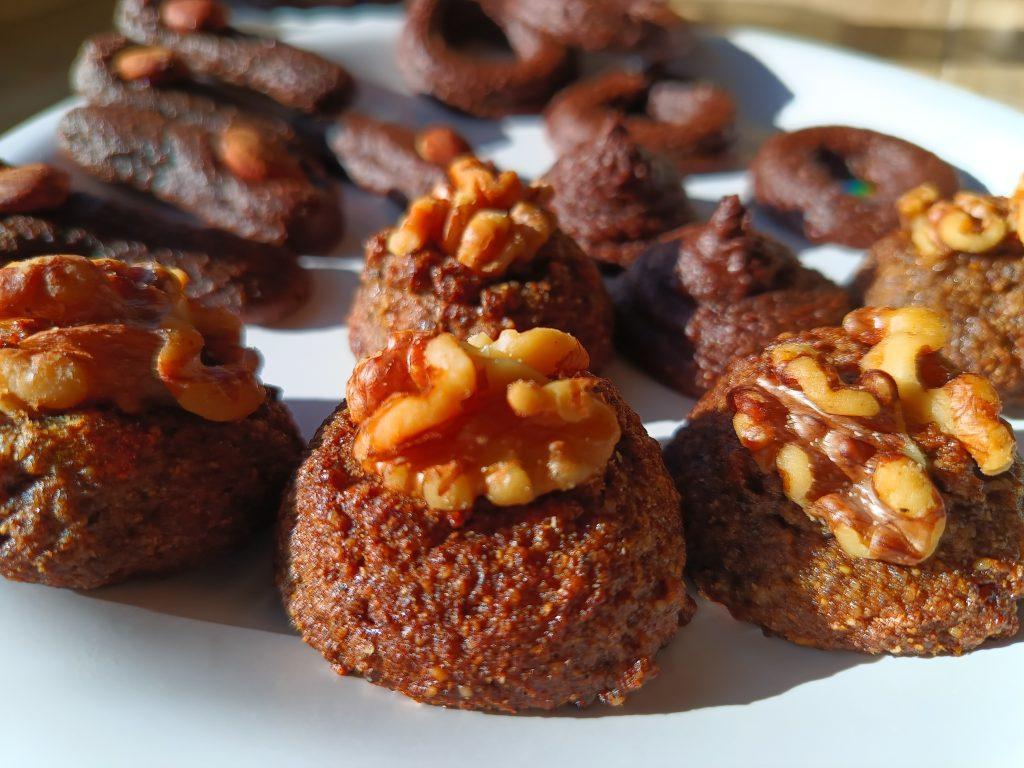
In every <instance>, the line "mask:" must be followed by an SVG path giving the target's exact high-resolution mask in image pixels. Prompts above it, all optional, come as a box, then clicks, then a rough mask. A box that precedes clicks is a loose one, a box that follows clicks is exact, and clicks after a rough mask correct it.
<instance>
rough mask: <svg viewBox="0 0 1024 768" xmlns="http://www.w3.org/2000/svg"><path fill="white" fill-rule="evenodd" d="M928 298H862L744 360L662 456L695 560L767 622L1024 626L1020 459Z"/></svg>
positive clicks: (900, 632) (897, 648) (936, 639)
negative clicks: (914, 301) (952, 357)
mask: <svg viewBox="0 0 1024 768" xmlns="http://www.w3.org/2000/svg"><path fill="white" fill-rule="evenodd" d="M949 338H950V329H949V327H948V326H947V324H946V323H945V322H944V320H943V319H942V317H941V316H940V315H938V314H936V313H935V312H933V311H931V310H928V309H924V308H916V307H915V308H903V309H877V308H870V307H869V308H864V309H859V310H856V311H855V312H853V313H851V314H849V315H847V317H846V318H845V320H844V321H843V324H842V326H841V327H833V328H820V329H817V330H813V331H805V332H802V333H798V334H786V335H783V336H780V337H779V338H778V339H777V340H776V341H775V342H773V343H771V344H769V345H768V346H767V348H766V349H765V350H764V351H763V352H761V353H760V354H756V355H753V356H750V357H747V358H745V359H742V360H739V361H737V362H736V363H734V364H733V365H732V366H731V367H730V368H729V370H728V371H727V372H726V373H725V375H724V376H722V378H721V379H720V380H719V381H718V383H717V384H716V385H715V386H714V388H712V389H711V390H710V391H709V392H708V393H707V394H706V395H705V396H704V397H703V398H702V399H701V400H700V402H699V403H698V404H697V406H696V408H695V409H694V411H693V413H692V414H691V415H690V422H689V424H688V426H686V427H684V428H683V429H682V430H680V432H679V433H678V434H677V435H676V436H675V438H674V440H673V441H672V443H671V444H670V445H669V447H668V448H667V451H666V461H667V463H668V466H669V470H670V471H671V472H672V474H673V476H674V477H675V480H676V485H677V487H678V488H679V490H680V492H681V494H682V497H683V509H684V510H685V515H684V524H685V529H686V539H687V544H688V554H689V560H688V571H689V573H690V574H691V576H692V577H693V579H694V581H695V582H696V584H697V586H698V587H699V589H700V590H701V592H702V593H703V594H705V595H706V596H707V597H708V598H710V599H712V600H715V601H717V602H720V603H723V604H724V605H725V606H726V607H727V608H728V609H729V610H730V611H731V612H732V614H733V615H734V616H735V617H736V618H738V619H742V620H745V621H750V622H753V623H755V624H758V625H760V626H761V627H762V628H763V629H764V631H765V632H766V633H767V634H771V635H778V636H781V637H784V638H786V639H788V640H791V641H793V642H796V643H799V644H801V645H810V646H815V647H819V648H829V649H848V650H854V651H862V652H866V653H890V654H897V655H916V656H931V655H935V654H961V653H964V652H966V651H970V650H971V649H973V648H975V647H977V646H978V645H980V644H981V643H983V642H984V641H985V640H988V639H990V638H999V637H1007V636H1010V635H1013V634H1015V633H1016V632H1017V630H1018V618H1017V601H1018V600H1020V598H1021V597H1022V596H1024V551H1022V549H1024V464H1022V462H1021V459H1020V456H1019V455H1018V453H1017V447H1016V441H1015V440H1014V435H1013V432H1012V431H1011V430H1010V427H1009V425H1008V424H1007V423H1006V422H1005V421H1003V420H1002V419H1001V418H1000V417H999V413H1000V402H999V397H998V395H997V394H996V392H995V390H994V389H993V387H992V385H991V384H990V383H989V382H988V380H986V379H985V378H983V377H981V376H978V375H976V374H972V373H961V372H960V371H959V369H958V368H956V367H955V366H954V365H952V364H951V363H950V362H949V360H948V359H947V358H945V357H943V355H942V349H943V347H944V346H945V345H946V344H947V342H948V341H949Z"/></svg>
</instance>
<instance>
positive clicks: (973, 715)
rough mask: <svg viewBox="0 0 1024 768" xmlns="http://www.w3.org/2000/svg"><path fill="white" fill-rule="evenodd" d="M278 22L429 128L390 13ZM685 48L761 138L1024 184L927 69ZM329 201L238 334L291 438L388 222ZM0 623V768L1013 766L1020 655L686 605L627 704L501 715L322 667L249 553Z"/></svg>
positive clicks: (669, 425)
mask: <svg viewBox="0 0 1024 768" xmlns="http://www.w3.org/2000/svg"><path fill="white" fill-rule="evenodd" d="M263 18H264V19H266V18H269V17H263ZM273 18H274V19H275V20H276V22H277V24H278V25H279V28H280V29H281V31H282V33H283V35H284V36H285V37H286V38H287V39H289V40H291V41H293V42H295V43H297V44H299V45H302V46H306V47H309V48H313V49H315V50H317V51H320V52H322V53H324V54H325V55H327V56H330V57H331V58H336V59H338V60H340V61H342V62H343V63H345V64H346V65H347V66H349V67H350V68H351V69H352V70H353V71H354V72H356V73H357V74H358V75H359V76H361V77H362V78H363V79H364V80H365V81H367V83H368V85H367V86H366V87H365V88H364V89H363V93H362V96H361V99H360V107H361V108H364V109H366V110H367V111H372V112H375V113H378V114H384V115H386V116H391V117H402V118H403V119H413V120H426V119H428V118H431V117H432V118H433V119H438V118H439V117H443V113H441V112H439V111H438V110H437V108H435V107H434V106H433V105H430V104H427V103H425V102H422V101H413V100H408V99H405V98H404V97H401V96H398V95H397V93H396V91H399V90H400V89H401V86H400V81H399V79H398V76H397V72H396V70H395V66H394V63H393V53H394V51H393V41H394V36H395V32H396V30H397V22H398V20H397V17H396V16H395V14H394V12H393V11H381V10H372V11H360V12H356V13H352V12H349V13H347V14H346V13H344V12H329V13H323V12H321V13H318V14H316V15H314V16H309V17H301V16H299V15H296V14H280V15H278V16H275V17H273ZM309 19H313V21H309ZM698 59H699V68H700V69H701V70H702V71H704V72H706V73H710V74H713V75H714V76H715V78H716V79H718V80H719V81H720V82H723V83H724V84H725V85H727V86H728V87H730V88H732V89H733V91H734V92H735V93H736V94H737V96H738V100H739V102H740V104H741V109H742V112H743V117H744V132H745V134H746V135H747V136H750V137H756V136H759V135H762V134H763V133H764V131H765V130H767V129H768V128H770V127H771V125H772V124H774V125H776V126H778V127H783V128H795V127H799V126H805V125H813V124H821V123H826V122H832V121H835V122H840V123H848V124H855V125H862V126H866V127H870V128H875V129H879V130H882V131H888V132H891V133H895V134H898V135H901V136H903V137H905V138H907V139H910V140H912V141H915V142H918V143H920V144H922V145H924V146H926V147H928V148H929V149H932V150H934V151H936V152H938V153H939V154H940V155H942V156H943V157H945V158H947V159H949V160H950V161H952V162H954V163H956V164H957V165H959V167H960V168H962V169H964V170H965V171H966V172H968V173H969V174H970V175H971V176H973V177H974V178H975V179H977V180H979V181H980V182H981V183H983V184H985V185H988V186H989V187H990V188H991V189H992V190H993V191H997V192H1000V193H1005V192H1007V191H1009V190H1010V189H1012V187H1013V185H1014V183H1015V181H1016V177H1017V174H1018V173H1020V171H1021V170H1024V138H1022V137H1024V116H1021V115H1020V114H1017V113H1015V112H1013V111H1011V110H1009V109H1007V108H1005V107H1001V106H998V105H995V104H992V103H990V102H988V101H985V100H983V99H980V98H978V97H975V96H972V95H969V94H967V93H963V92H960V91H957V90H953V89H950V88H948V87H945V86H942V85H939V84H938V83H935V82H932V81H930V80H925V79H923V78H920V77H917V76H915V75H912V74H908V73H906V72H902V71H900V70H897V69H893V68H891V67H888V66H885V65H883V64H880V63H876V62H874V61H870V60H867V59H864V58H862V57H859V56H854V55H851V54H848V53H843V52H839V51H836V50H831V49H827V48H823V47H819V46H816V45H811V44H808V43H804V42H798V41H794V40H790V39H784V38H781V37H778V36H775V35H770V34H765V33H760V32H753V31H735V32H733V33H730V34H728V35H726V36H725V38H724V39H723V38H706V39H705V40H704V41H703V43H702V44H701V46H700V50H699V52H698ZM369 83H372V84H373V85H372V86H371V85H369ZM63 108H66V105H63V106H58V107H56V108H54V109H53V110H51V111H49V112H47V113H44V114H42V115H40V116H39V117H37V118H36V119H34V120H32V121H30V122H29V123H27V124H26V125H23V126H22V127H20V128H18V129H17V130H14V131H12V132H11V133H10V134H8V135H7V137H6V138H4V139H2V140H0V157H4V158H5V159H7V160H10V161H14V162H20V161H26V160H32V159H38V158H41V157H48V156H50V155H51V154H52V150H53V140H52V136H53V130H54V126H55V125H56V122H57V120H58V118H59V114H60V112H61V111H62V110H63ZM460 124H461V126H462V127H464V128H466V130H467V131H468V132H469V133H471V134H472V135H473V137H474V138H476V139H477V140H478V141H481V142H483V146H484V149H485V151H486V153H487V154H489V155H491V156H493V157H494V158H495V159H497V160H498V161H499V162H500V163H501V164H503V165H506V166H508V167H512V168H515V169H517V170H520V171H522V172H524V173H529V174H537V173H539V172H541V171H543V170H544V169H545V168H546V167H547V166H548V164H549V163H550V161H551V159H552V157H551V153H550V151H549V150H548V148H547V146H546V144H545V143H544V140H543V136H542V131H541V127H540V125H539V122H538V121H537V120H536V119H514V120H507V121H504V122H503V123H501V124H500V125H499V126H494V125H477V124H474V123H473V121H469V120H466V121H460ZM744 187H745V182H744V177H743V176H742V174H720V175H716V176H705V177H702V178H694V179H692V180H691V181H690V183H688V189H689V190H690V192H691V193H692V194H693V196H694V197H695V198H697V199H699V200H705V201H711V200H714V199H716V198H717V197H718V196H719V195H721V194H722V193H725V192H733V191H742V190H743V189H744ZM346 193H347V201H346V208H347V215H348V221H349V234H348V237H347V238H346V242H345V244H344V246H343V247H342V249H341V250H340V253H343V254H344V257H342V258H339V259H327V260H323V259H322V260H313V261H311V262H310V264H311V265H313V266H315V267H317V268H318V272H317V278H318V279H317V290H316V296H315V298H314V301H313V303H312V304H311V305H310V306H309V307H308V308H307V309H306V310H304V311H303V312H302V313H300V315H299V316H297V317H295V318H293V319H292V321H290V322H289V324H288V327H287V328H282V329H277V330H266V329H252V330H251V331H250V333H249V340H250V342H251V343H252V344H254V345H255V346H257V347H258V348H259V349H260V350H261V351H262V352H263V354H264V356H265V359H266V363H265V367H264V378H265V380H266V381H268V382H272V383H275V384H278V385H281V386H283V388H284V390H285V393H286V396H287V399H288V402H289V404H290V405H291V407H292V408H293V410H294V411H295V413H296V415H297V417H298V418H299V420H300V422H301V424H302V427H303V429H304V430H305V432H306V433H307V435H308V434H309V433H311V431H312V430H313V429H314V428H315V426H316V425H317V424H318V423H319V421H320V419H321V418H323V417H324V416H325V415H326V414H327V413H328V412H329V411H330V409H331V408H332V407H333V405H334V404H335V403H336V402H337V401H338V400H339V399H340V397H341V393H342V391H343V386H344V382H345V380H346V377H347V375H348V372H349V370H350V368H351V365H352V358H351V357H350V355H349V353H348V350H347V345H346V338H345V328H344V325H343V319H344V317H345V313H346V310H347V307H348V303H349V300H350V298H351V295H352V291H353V290H354V288H355V285H356V280H357V277H356V272H357V270H358V268H359V263H360V262H359V256H360V248H359V242H360V241H361V239H363V238H364V237H365V236H367V235H368V234H370V233H371V232H372V231H373V230H374V229H375V228H376V227H378V226H381V225H383V224H386V223H388V222H389V221H390V220H391V219H393V218H394V216H395V215H396V213H397V212H396V210H395V209H393V208H391V207H390V206H389V205H388V204H385V203H382V202H381V201H380V200H377V199H374V198H371V197H369V196H366V195H361V194H358V193H356V192H353V191H350V190H348V189H346ZM707 208H708V207H707V206H704V210H705V212H706V210H707ZM790 241H791V242H794V244H796V245H798V246H799V245H801V244H800V243H799V241H796V240H794V239H793V238H790ZM804 256H805V257H806V260H807V261H808V262H809V263H813V264H815V265H817V266H819V267H821V268H824V269H825V271H827V272H828V273H829V274H830V275H832V276H834V277H836V278H837V279H844V278H845V277H847V276H848V275H849V273H850V271H851V269H852V268H853V267H854V266H855V265H856V263H857V254H856V253H854V252H852V251H845V250H843V249H839V248H815V249H805V250H804ZM611 376H612V378H614V379H615V380H616V381H617V382H619V383H620V384H621V385H622V386H623V388H624V389H625V391H626V393H627V396H628V398H629V399H630V402H632V404H633V405H634V407H636V408H637V410H639V411H640V413H641V415H642V416H644V419H645V421H646V422H647V424H648V426H649V428H650V429H651V430H652V431H653V432H654V433H655V434H656V435H658V436H659V437H664V436H667V435H668V434H670V432H671V431H672V429H673V428H674V426H675V425H676V424H677V423H678V421H677V420H678V419H679V417H680V416H681V415H682V414H684V413H685V412H686V410H687V408H688V406H689V404H690V403H689V401H687V400H684V399H683V398H680V397H677V396H675V395H673V394H672V393H670V392H668V391H667V390H665V389H663V388H661V387H659V386H657V385H655V384H652V383H650V382H648V381H646V380H645V379H644V378H643V377H641V376H640V375H639V374H637V373H636V372H635V371H634V370H632V369H631V368H630V367H628V366H627V365H625V364H623V363H617V364H615V365H614V366H613V367H612V369H611ZM1016 426H1018V427H1019V426H1020V423H1019V422H1018V423H1017V424H1016ZM0 616H3V617H4V619H3V630H2V631H0V659H2V660H3V670H4V671H3V692H2V695H0V764H2V765H11V766H22V765H60V766H66V765H74V766H122V765H123V766H138V765H145V766H164V765H166V766H185V765H245V766H263V765H267V766H271V765H273V766H292V765H352V766H358V765H383V764H396V765H398V764H400V765H417V766H419V765H427V766H456V765H467V766H477V767H478V766H494V767H495V768H497V767H498V766H516V767H517V768H521V767H522V766H523V765H524V764H542V765H548V764H550V765H556V764H557V765H586V764H598V765H627V766H642V765H648V764H649V765H694V766H717V765H724V766H732V765H744V766H762V765H779V766H798V765H806V766H815V767H816V768H817V767H819V766H823V765H829V766H864V765H902V766H907V765H924V764H927V765H930V766H944V765H950V766H954V765H977V766H980V765H985V766H998V765H1005V766H1011V765H1014V766H1020V765H1021V764H1024V741H1022V739H1021V736H1020V733H1021V723H1024V703H1022V701H1024V697H1022V696H1021V694H1020V686H1021V682H1022V681H1024V642H1020V641H1006V642H1002V643H996V644H992V645H989V646H986V647H984V648H982V649H981V650H978V651H976V652H975V653H973V654H971V655H969V656H967V657H964V658H959V659H950V658H940V659H925V660H920V659H891V658H881V659H875V658H870V657H865V656H858V655H855V654H849V653H826V652H823V651H816V650H808V649H804V648H798V647H796V646H794V645H790V644H788V643H786V642H784V641H782V640H776V639H768V638H765V637H763V636H762V635H761V633H760V632H759V631H758V630H756V629H755V628H753V627H751V626H749V625H746V624H741V623H738V622H735V621H733V620H732V619H730V618H729V616H728V615H727V614H726V613H725V611H724V610H722V609H721V608H719V607H716V606H713V605H710V604H708V603H706V602H703V601H702V602H701V604H700V610H699V611H698V613H697V617H696V619H695V620H694V622H693V623H692V624H691V625H690V626H688V627H685V628H684V629H683V630H682V631H681V632H680V633H679V636H678V637H677V639H676V640H675V641H674V642H673V643H672V644H671V645H670V646H669V648H667V649H666V650H665V651H663V652H662V654H661V655H660V657H659V662H660V664H661V667H662V673H661V676H660V677H658V678H657V679H656V680H655V681H654V682H652V683H651V684H650V685H648V686H647V687H646V688H645V689H643V690H642V691H641V692H639V693H638V694H637V695H635V696H634V697H633V698H631V699H630V701H629V702H628V703H627V704H626V706H624V707H622V708H618V709H613V708H608V707H603V706H595V707H593V708H592V709H590V710H589V711H586V712H583V713H578V712H576V711H575V710H572V709H563V710H560V711H558V712H555V713H551V714H547V715H543V716H540V715H525V716H516V717H506V716H496V715H485V714H477V713H471V712H457V711H447V710H443V709H437V708H432V707H426V706H421V705H417V704H415V703H413V702H411V701H410V700H408V699H405V698H404V697H402V696H400V695H398V694H395V693H391V692H390V691H387V690H385V689H383V688H378V687H375V686H372V685H369V684H368V683H365V682H363V681H362V680H359V679H358V678H347V679H343V678H339V677H336V676H335V675H334V674H333V673H332V672H331V670H330V669H329V668H328V666H327V664H325V663H324V662H323V660H322V659H321V658H320V656H319V655H318V654H317V653H316V652H315V651H313V650H311V649H309V648H307V647H306V646H305V645H304V644H303V643H302V642H301V641H300V640H299V638H298V637H296V636H295V635H294V634H293V633H292V632H291V630H290V629H289V627H288V624H287V621H286V620H285V616H284V613H283V611H282V609H281V608H280V606H279V603H278V598H277V595H276V593H275V591H274V590H273V588H272V586H271V573H270V555H269V542H268V541H267V540H266V539H264V540H262V541H260V542H258V543H257V544H255V545H253V546H252V547H250V548H249V549H248V550H247V551H246V552H243V553H240V554H239V555H237V556H233V557H231V558H230V559H228V560H227V561H225V562H222V563H220V564H218V565H216V566H213V567H209V568H206V569H203V570H198V571H193V572H191V573H187V574H184V575H181V576H178V577H173V578H168V579H163V580H153V581H142V582H134V583H131V584H127V585H124V586H119V587H114V588H108V589H103V590H99V591H96V592H92V593H75V592H69V591H62V590H53V589H47V588H44V587H37V586H28V585H21V584H13V583H6V582H5V583H2V584H0Z"/></svg>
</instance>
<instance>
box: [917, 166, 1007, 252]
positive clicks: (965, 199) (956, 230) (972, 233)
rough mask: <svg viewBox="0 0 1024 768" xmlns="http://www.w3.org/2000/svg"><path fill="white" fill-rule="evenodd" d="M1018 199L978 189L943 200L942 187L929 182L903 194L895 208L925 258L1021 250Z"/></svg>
mask: <svg viewBox="0 0 1024 768" xmlns="http://www.w3.org/2000/svg"><path fill="white" fill-rule="evenodd" d="M1020 194H1021V193H1020V191H1019V190H1018V193H1017V195H1020ZM1017 200H1018V198H1017V196H1015V197H1014V199H1012V200H1011V199H1007V198H1005V197H997V196H993V195H983V194H979V193H975V192H958V193H957V194H956V195H954V197H953V199H952V200H941V199H940V196H939V191H938V189H937V188H936V187H934V186H932V185H930V184H925V185H923V186H920V187H917V188H916V189H912V190H911V191H910V192H908V193H907V194H905V195H904V196H903V197H901V198H900V200H899V202H898V203H897V209H898V210H899V214H900V221H901V222H902V224H903V228H904V230H905V231H906V232H907V233H908V234H909V236H910V240H911V242H912V243H913V244H914V247H915V248H916V249H917V251H918V252H919V253H920V254H921V255H922V256H925V257H927V258H939V257H942V256H948V255H950V254H953V253H973V254H983V253H984V254H988V253H995V252H1004V251H1012V252H1021V251H1022V250H1024V249H1022V246H1024V240H1022V238H1024V231H1022V230H1021V228H1020V226H1019V224H1020V219H1021V214H1020V205H1019V201H1018V202H1015V201H1017Z"/></svg>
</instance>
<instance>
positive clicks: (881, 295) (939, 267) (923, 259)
mask: <svg viewBox="0 0 1024 768" xmlns="http://www.w3.org/2000/svg"><path fill="white" fill-rule="evenodd" d="M898 208H899V214H900V218H901V225H900V227H899V229H898V230H896V231H895V232H892V233H891V234H889V235H887V236H886V237H884V238H882V239H881V240H880V241H878V242H877V243H876V244H875V245H874V246H873V247H872V248H871V250H870V251H869V253H868V257H867V260H866V262H865V265H864V267H863V270H862V272H861V274H860V275H859V276H858V278H857V284H858V288H859V289H860V291H861V293H862V294H863V298H864V301H865V302H867V303H868V304H878V305H885V306H892V307H903V306H908V305H919V306H924V307H930V308H932V309H935V310H938V311H939V312H942V313H943V315H945V317H946V318H947V320H948V322H949V324H950V328H951V335H950V339H949V342H948V345H947V348H946V354H947V356H948V357H949V359H950V360H952V361H953V362H954V363H955V364H956V365H957V366H959V367H961V368H963V369H964V370H969V371H974V372H976V373H980V374H982V375H984V376H985V377H987V378H988V379H989V380H990V381H991V382H992V384H993V386H994V387H995V388H996V390H997V391H998V392H999V394H1000V395H1001V396H1002V397H1003V399H1004V400H1005V401H1007V402H1008V403H1013V404H1015V405H1020V404H1022V403H1024V182H1022V184H1021V186H1020V187H1018V189H1017V191H1016V193H1015V194H1014V195H1013V197H1012V198H1006V197H998V196H994V195H985V194H980V193H975V192H957V193H956V194H955V195H952V196H951V197H950V196H946V195H944V194H943V193H942V192H941V191H940V190H939V188H937V187H935V186H932V185H925V186H922V187H919V188H918V189H915V190H913V191H911V192H908V193H907V194H906V195H904V196H903V197H902V198H901V199H900V201H899V206H898Z"/></svg>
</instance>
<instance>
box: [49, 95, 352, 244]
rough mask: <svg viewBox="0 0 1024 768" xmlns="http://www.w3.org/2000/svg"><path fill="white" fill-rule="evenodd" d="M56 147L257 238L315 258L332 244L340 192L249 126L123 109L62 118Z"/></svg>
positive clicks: (108, 177)
mask: <svg viewBox="0 0 1024 768" xmlns="http://www.w3.org/2000/svg"><path fill="white" fill-rule="evenodd" d="M58 143H59V146H60V148H61V151H62V152H63V153H64V154H65V155H67V156H68V157H69V158H70V159H72V160H73V161H75V162H76V163H77V164H78V165H80V166H82V167H83V168H84V169H85V170H87V171H89V172H90V173H92V174H93V175H95V176H98V177H99V178H101V179H103V180H104V181H107V182H114V183H119V184H125V185H128V186H131V187H134V188H135V189H137V190H140V191H142V192H148V193H150V194H152V195H153V196H155V197H157V198H159V199H161V200H164V201H166V202H169V203H171V204H173V205H176V206H178V207H179V208H181V209H183V210H185V211H188V212H189V213H191V214H193V215H194V216H196V217H197V218H199V219H201V220H202V221H204V222H206V223H207V224H209V225H211V226H214V227H217V228H219V229H224V230H226V231H229V232H233V233H235V234H237V235H239V236H241V237H244V238H246V239H249V240H256V241H258V242H264V243H271V244H275V245H280V244H284V243H287V244H289V245H291V246H293V247H294V248H296V249H299V250H309V251H312V252H318V251H323V250H326V249H328V248H330V247H331V246H332V245H333V244H334V243H335V242H336V240H337V239H338V236H339V234H340V229H341V226H340V224H341V221H340V220H341V213H340V207H339V204H338V198H337V191H336V189H335V188H334V186H333V185H332V184H331V182H330V181H329V180H328V179H327V178H326V177H325V176H323V175H322V170H321V169H319V168H317V167H315V165H314V164H311V163H310V161H309V159H308V158H306V157H302V156H293V155H292V154H290V153H289V151H288V149H287V147H286V146H285V145H284V144H282V142H281V141H280V140H279V139H278V138H277V137H276V136H274V135H272V134H267V133H263V132H262V131H260V130H259V128H258V127H257V126H254V125H253V124H251V123H247V122H237V123H232V124H230V125H229V126H227V127H226V128H222V129H219V128H216V127H207V126H206V125H205V124H196V123H184V122H180V121H176V120H170V119H168V118H166V117H165V116H163V115H161V114H160V113H158V112H154V111H149V110H135V109H130V108H126V107H120V106H109V107H80V108H78V109H73V110H71V111H70V112H68V113H67V114H66V115H65V116H64V118H63V119H62V120H61V123H60V128H59V132H58Z"/></svg>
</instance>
